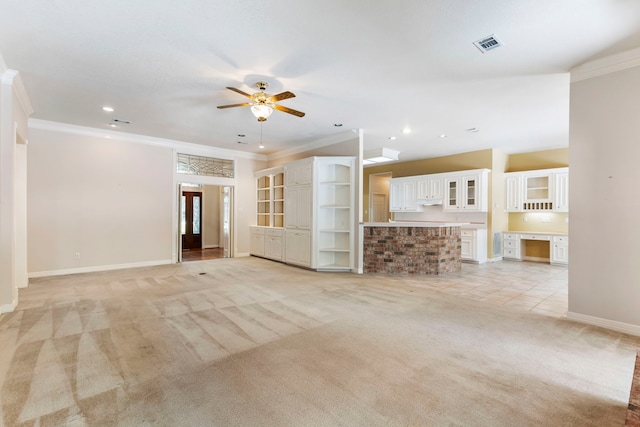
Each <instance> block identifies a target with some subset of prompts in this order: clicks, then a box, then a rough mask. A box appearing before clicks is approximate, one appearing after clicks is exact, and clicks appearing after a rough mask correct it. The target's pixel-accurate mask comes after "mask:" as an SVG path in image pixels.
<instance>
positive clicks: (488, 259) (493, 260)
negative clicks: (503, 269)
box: [487, 256, 504, 262]
mask: <svg viewBox="0 0 640 427" xmlns="http://www.w3.org/2000/svg"><path fill="white" fill-rule="evenodd" d="M499 261H504V258H502V257H501V256H497V257H493V258H487V262H499Z"/></svg>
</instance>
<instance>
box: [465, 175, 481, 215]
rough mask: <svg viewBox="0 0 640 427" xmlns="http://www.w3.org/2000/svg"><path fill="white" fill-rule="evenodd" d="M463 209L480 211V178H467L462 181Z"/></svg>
mask: <svg viewBox="0 0 640 427" xmlns="http://www.w3.org/2000/svg"><path fill="white" fill-rule="evenodd" d="M461 184H462V185H461V190H462V191H461V193H462V194H461V198H462V208H463V209H466V210H478V209H480V197H479V196H480V177H479V176H465V177H463V178H462V179H461Z"/></svg>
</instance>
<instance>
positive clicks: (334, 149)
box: [263, 137, 360, 169]
mask: <svg viewBox="0 0 640 427" xmlns="http://www.w3.org/2000/svg"><path fill="white" fill-rule="evenodd" d="M359 145H360V141H359V140H358V138H357V137H354V138H353V139H350V140H347V141H344V142H339V143H337V144H331V145H327V146H324V147H320V148H315V149H312V150H308V151H303V152H301V153H296V154H291V155H287V156H283V157H278V158H274V159H271V160H269V164H268V166H267V167H269V168H272V167H276V166H281V165H284V164H285V163H288V162H293V161H294V160H300V159H304V158H307V157H313V156H357V155H358V152H359V151H358V149H359ZM263 169H266V168H263Z"/></svg>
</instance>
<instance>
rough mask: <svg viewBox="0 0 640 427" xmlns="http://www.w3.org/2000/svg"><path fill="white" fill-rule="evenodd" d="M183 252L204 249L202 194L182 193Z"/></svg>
mask: <svg viewBox="0 0 640 427" xmlns="http://www.w3.org/2000/svg"><path fill="white" fill-rule="evenodd" d="M181 229H182V230H181V231H182V250H183V251H184V250H188V249H202V193H196V192H192V191H183V192H182V219H181Z"/></svg>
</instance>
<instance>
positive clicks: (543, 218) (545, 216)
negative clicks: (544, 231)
mask: <svg viewBox="0 0 640 427" xmlns="http://www.w3.org/2000/svg"><path fill="white" fill-rule="evenodd" d="M542 222H551V218H549V215H544V216H543V217H542Z"/></svg>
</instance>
